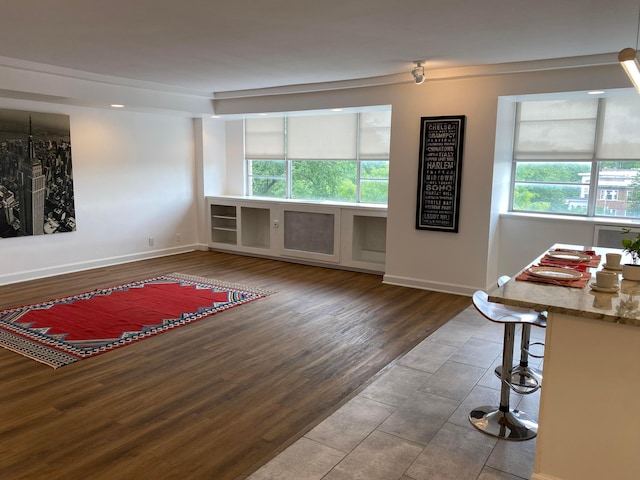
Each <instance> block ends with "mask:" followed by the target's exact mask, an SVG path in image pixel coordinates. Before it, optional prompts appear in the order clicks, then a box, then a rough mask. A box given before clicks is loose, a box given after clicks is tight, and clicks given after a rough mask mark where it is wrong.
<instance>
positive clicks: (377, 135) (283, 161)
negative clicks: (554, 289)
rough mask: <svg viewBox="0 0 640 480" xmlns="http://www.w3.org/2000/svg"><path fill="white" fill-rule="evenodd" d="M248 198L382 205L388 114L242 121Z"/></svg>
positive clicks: (380, 109)
mask: <svg viewBox="0 0 640 480" xmlns="http://www.w3.org/2000/svg"><path fill="white" fill-rule="evenodd" d="M244 133H245V139H244V141H245V172H246V176H245V178H246V191H247V195H249V196H255V197H271V198H283V199H298V200H330V201H339V202H350V203H378V204H386V203H387V198H388V185H389V143H390V139H391V109H390V107H378V108H373V109H367V110H365V111H359V112H346V113H345V112H326V113H325V112H316V113H314V114H313V115H309V114H306V115H305V114H298V113H296V114H286V115H266V116H256V117H250V118H246V119H245V126H244Z"/></svg>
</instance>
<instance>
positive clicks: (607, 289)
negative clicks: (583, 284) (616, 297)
mask: <svg viewBox="0 0 640 480" xmlns="http://www.w3.org/2000/svg"><path fill="white" fill-rule="evenodd" d="M590 286H591V290H595V291H596V292H604V293H616V292H617V291H618V288H619V287H618V286H617V285H616V286H615V287H599V286H598V285H596V284H595V283H592V284H591V285H590Z"/></svg>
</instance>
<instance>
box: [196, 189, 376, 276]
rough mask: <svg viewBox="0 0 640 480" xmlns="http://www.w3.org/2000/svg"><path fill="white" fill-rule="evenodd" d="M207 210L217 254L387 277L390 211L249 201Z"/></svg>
mask: <svg viewBox="0 0 640 480" xmlns="http://www.w3.org/2000/svg"><path fill="white" fill-rule="evenodd" d="M207 205H208V212H209V217H210V222H209V226H210V238H209V248H211V249H214V250H223V251H233V252H237V253H247V254H252V255H260V256H265V257H271V258H280V259H283V260H285V259H286V260H291V261H303V262H305V263H317V264H326V265H334V266H337V267H344V268H349V269H354V270H362V271H372V272H379V273H384V262H385V249H386V227H387V218H386V216H387V211H386V208H384V207H378V206H370V205H367V206H365V205H363V206H352V205H342V204H325V203H311V202H285V201H281V200H269V199H260V200H258V199H254V198H249V197H207Z"/></svg>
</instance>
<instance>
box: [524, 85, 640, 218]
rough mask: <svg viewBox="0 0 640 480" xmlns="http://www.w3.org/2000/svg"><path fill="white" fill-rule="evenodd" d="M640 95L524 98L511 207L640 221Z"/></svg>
mask: <svg viewBox="0 0 640 480" xmlns="http://www.w3.org/2000/svg"><path fill="white" fill-rule="evenodd" d="M639 132H640V96H639V95H637V94H636V93H635V92H633V94H629V95H624V96H623V95H616V96H612V97H608V98H588V99H568V100H552V101H549V100H544V101H523V102H520V103H518V105H517V109H516V128H515V138H514V150H513V175H512V196H511V210H512V211H516V212H538V213H540V212H542V213H548V214H563V215H582V216H609V217H627V218H640V176H639V175H638V172H639V171H640V133H639Z"/></svg>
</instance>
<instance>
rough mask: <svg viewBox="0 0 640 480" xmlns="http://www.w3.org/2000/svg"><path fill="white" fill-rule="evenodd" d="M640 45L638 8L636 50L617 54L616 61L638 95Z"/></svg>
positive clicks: (639, 85) (639, 11) (639, 89)
mask: <svg viewBox="0 0 640 480" xmlns="http://www.w3.org/2000/svg"><path fill="white" fill-rule="evenodd" d="M639 43H640V8H638V30H637V31H636V48H635V49H633V48H625V49H623V50H621V51H620V53H619V54H618V61H619V62H620V65H622V68H624V71H625V72H626V73H627V76H628V77H629V80H631V83H633V86H634V87H636V91H637V92H638V93H640V62H638V44H639Z"/></svg>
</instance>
